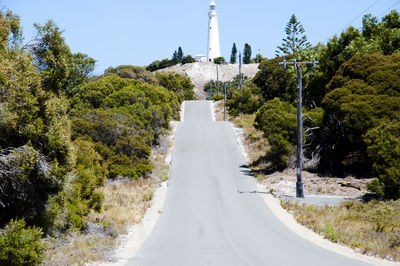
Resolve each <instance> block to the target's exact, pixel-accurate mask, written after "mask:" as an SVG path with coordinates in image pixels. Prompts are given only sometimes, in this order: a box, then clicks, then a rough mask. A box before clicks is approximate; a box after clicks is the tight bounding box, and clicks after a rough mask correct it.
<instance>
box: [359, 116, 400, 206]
mask: <svg viewBox="0 0 400 266" xmlns="http://www.w3.org/2000/svg"><path fill="white" fill-rule="evenodd" d="M364 140H365V142H366V144H367V152H368V156H369V158H370V159H371V161H372V169H373V171H374V173H375V174H377V175H378V179H377V180H375V181H373V182H372V183H369V184H368V189H370V190H372V191H374V192H376V193H377V194H378V195H379V196H381V197H384V198H387V199H399V198H400V169H399V165H400V122H397V123H390V122H386V123H384V124H382V125H380V126H378V127H376V128H373V129H371V130H369V131H368V132H367V133H366V135H365V137H364Z"/></svg>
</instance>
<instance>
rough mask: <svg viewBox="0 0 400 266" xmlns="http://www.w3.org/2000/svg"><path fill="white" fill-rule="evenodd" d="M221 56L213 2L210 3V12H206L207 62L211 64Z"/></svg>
mask: <svg viewBox="0 0 400 266" xmlns="http://www.w3.org/2000/svg"><path fill="white" fill-rule="evenodd" d="M220 56H221V51H220V47H219V32H218V13H217V10H216V4H215V2H214V1H212V2H211V3H210V12H208V48H207V61H209V62H211V61H213V60H214V58H216V57H220Z"/></svg>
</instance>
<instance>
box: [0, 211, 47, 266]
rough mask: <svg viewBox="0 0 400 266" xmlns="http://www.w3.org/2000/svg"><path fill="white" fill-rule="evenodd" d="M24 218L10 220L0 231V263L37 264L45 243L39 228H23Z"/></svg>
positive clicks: (41, 257) (41, 256) (40, 259)
mask: <svg viewBox="0 0 400 266" xmlns="http://www.w3.org/2000/svg"><path fill="white" fill-rule="evenodd" d="M25 225H26V223H25V220H24V219H20V220H11V221H10V222H9V223H8V224H7V225H6V227H5V228H4V229H2V230H1V231H0V264H1V265H39V264H40V263H41V262H42V259H43V251H44V249H45V244H44V243H43V242H42V241H41V237H42V232H41V229H40V228H37V227H32V228H31V227H28V228H25Z"/></svg>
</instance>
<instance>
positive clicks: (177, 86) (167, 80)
mask: <svg viewBox="0 0 400 266" xmlns="http://www.w3.org/2000/svg"><path fill="white" fill-rule="evenodd" d="M156 77H157V79H158V82H159V84H160V86H163V87H164V88H166V89H168V90H169V91H172V92H174V93H175V94H176V96H177V97H178V101H179V103H181V102H182V101H189V100H194V99H195V96H194V91H193V88H194V85H193V84H192V81H191V80H190V77H188V76H187V75H180V74H177V73H162V72H159V73H157V74H156Z"/></svg>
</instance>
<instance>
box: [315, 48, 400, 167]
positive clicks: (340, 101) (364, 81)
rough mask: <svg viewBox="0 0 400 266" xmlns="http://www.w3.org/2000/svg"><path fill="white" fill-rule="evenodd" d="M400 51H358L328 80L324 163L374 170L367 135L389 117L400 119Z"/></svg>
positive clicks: (324, 105) (322, 163) (323, 164)
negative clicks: (385, 54)
mask: <svg viewBox="0 0 400 266" xmlns="http://www.w3.org/2000/svg"><path fill="white" fill-rule="evenodd" d="M399 61H400V57H399V55H391V56H382V55H376V54H373V55H356V56H354V57H352V58H351V59H350V60H348V61H347V62H345V63H344V64H343V65H342V66H341V67H340V68H339V70H338V71H337V73H336V75H335V76H334V77H333V78H332V80H331V82H330V83H329V84H328V90H330V92H329V93H327V94H326V96H325V97H324V100H323V102H322V104H323V108H324V109H325V111H326V113H325V117H324V126H325V128H324V130H323V134H322V136H321V138H320V139H321V140H323V141H322V143H323V145H322V146H323V147H324V149H323V156H322V162H321V167H322V168H325V169H336V170H339V169H340V170H341V171H344V170H346V171H357V170H358V169H362V170H363V171H366V172H370V171H371V158H370V157H369V155H368V153H367V150H368V145H367V143H366V142H365V140H364V139H363V136H364V135H365V134H366V133H367V132H368V131H369V130H371V129H373V128H375V127H377V126H379V125H380V124H382V123H384V121H386V120H390V121H393V122H397V121H399V120H400V112H399V111H398V110H400V98H399V97H400V87H399V85H398V84H399V82H400V76H399V74H398V71H399V64H398V62H399Z"/></svg>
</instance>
